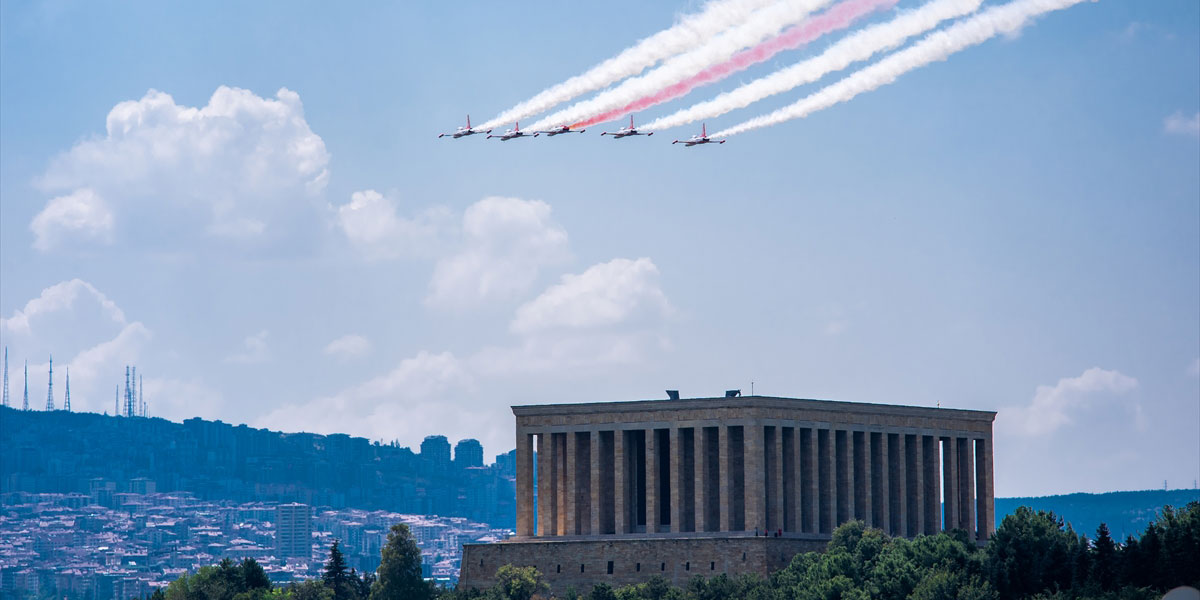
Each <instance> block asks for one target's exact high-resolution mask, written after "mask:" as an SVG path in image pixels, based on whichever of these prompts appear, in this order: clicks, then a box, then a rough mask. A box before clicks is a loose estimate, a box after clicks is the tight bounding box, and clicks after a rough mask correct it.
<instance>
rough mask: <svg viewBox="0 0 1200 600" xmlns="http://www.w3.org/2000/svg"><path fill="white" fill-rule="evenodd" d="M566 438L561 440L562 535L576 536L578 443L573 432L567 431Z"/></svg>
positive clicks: (577, 531)
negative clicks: (562, 452)
mask: <svg viewBox="0 0 1200 600" xmlns="http://www.w3.org/2000/svg"><path fill="white" fill-rule="evenodd" d="M564 437H565V438H566V439H565V440H563V442H564V446H566V448H565V449H564V450H565V452H564V458H565V459H566V460H565V461H564V462H565V463H566V464H565V465H564V466H565V467H566V468H564V469H563V492H564V493H563V495H564V496H566V498H565V500H566V502H564V503H563V504H564V505H565V507H564V508H565V509H566V510H565V511H563V512H565V513H566V514H565V515H564V516H563V535H576V534H578V533H579V530H578V529H577V525H578V524H577V523H576V521H578V516H579V482H578V481H577V478H576V470H575V467H576V461H577V460H578V458H579V443H578V440H577V439H576V437H575V432H574V431H568V432H567V433H566V434H564Z"/></svg>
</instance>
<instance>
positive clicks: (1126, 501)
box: [996, 490, 1200, 541]
mask: <svg viewBox="0 0 1200 600" xmlns="http://www.w3.org/2000/svg"><path fill="white" fill-rule="evenodd" d="M1197 501H1200V490H1144V491H1137V492H1108V493H1105V494H1083V493H1080V494H1066V495H1063V496H1041V497H1035V498H996V525H997V526H999V525H1000V522H1001V521H1002V520H1004V517H1005V516H1006V515H1009V514H1012V513H1013V512H1014V511H1015V510H1016V509H1017V507H1018V506H1028V507H1030V508H1032V509H1034V510H1048V511H1051V512H1053V513H1054V514H1056V515H1058V516H1060V517H1062V518H1063V521H1065V522H1067V523H1069V524H1070V525H1071V527H1072V528H1074V529H1075V532H1076V533H1086V534H1087V536H1088V537H1089V538H1093V539H1094V538H1095V537H1096V528H1097V527H1099V526H1100V523H1107V524H1108V529H1109V531H1111V532H1112V536H1113V539H1116V540H1117V541H1124V540H1125V538H1126V536H1130V535H1132V536H1134V537H1137V536H1140V535H1141V534H1142V531H1143V530H1145V529H1146V525H1148V524H1149V523H1150V521H1153V520H1154V517H1155V516H1156V515H1157V514H1158V512H1159V511H1161V510H1162V508H1163V506H1167V505H1170V506H1173V507H1175V508H1180V507H1183V506H1186V505H1187V503H1188V502H1197Z"/></svg>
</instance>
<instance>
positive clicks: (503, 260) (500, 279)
mask: <svg viewBox="0 0 1200 600" xmlns="http://www.w3.org/2000/svg"><path fill="white" fill-rule="evenodd" d="M550 212H551V211H550V205H549V204H546V203H545V202H542V201H540V200H521V199H519V198H501V197H489V198H484V199H483V200H480V201H479V202H476V203H475V204H473V205H471V206H470V207H469V208H467V210H466V211H465V212H464V213H463V219H462V236H463V239H462V246H461V248H460V249H459V250H458V251H457V252H456V253H454V254H452V255H451V256H447V257H445V258H443V259H441V260H439V261H438V263H437V265H436V266H435V268H434V273H433V278H432V281H431V282H430V286H429V287H430V291H429V295H428V297H427V298H426V300H425V302H426V304H427V305H429V306H435V307H439V308H466V307H471V306H476V305H479V304H483V303H485V302H491V301H503V300H511V299H513V298H516V297H518V296H519V295H521V294H523V293H525V292H526V291H527V290H528V289H529V288H530V286H532V285H533V284H534V283H535V282H536V280H537V277H538V275H539V274H540V273H541V271H542V270H543V269H545V268H546V267H549V266H553V265H558V264H562V263H564V262H566V261H567V260H568V259H569V257H570V251H569V249H568V243H567V232H566V231H565V230H563V228H562V227H561V226H559V225H558V224H557V223H556V222H554V220H553V218H552V217H551V214H550Z"/></svg>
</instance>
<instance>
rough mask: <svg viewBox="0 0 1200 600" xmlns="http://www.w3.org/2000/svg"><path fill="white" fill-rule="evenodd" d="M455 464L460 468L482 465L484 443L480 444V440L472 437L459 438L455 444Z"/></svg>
mask: <svg viewBox="0 0 1200 600" xmlns="http://www.w3.org/2000/svg"><path fill="white" fill-rule="evenodd" d="M454 466H456V467H458V468H460V469H465V468H467V467H482V466H483V444H480V443H479V440H472V439H470V438H468V439H465V440H459V441H458V443H457V444H455V445H454Z"/></svg>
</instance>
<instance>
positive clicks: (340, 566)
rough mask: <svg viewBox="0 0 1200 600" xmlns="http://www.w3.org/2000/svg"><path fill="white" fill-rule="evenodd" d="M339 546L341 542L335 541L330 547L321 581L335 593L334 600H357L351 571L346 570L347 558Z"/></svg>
mask: <svg viewBox="0 0 1200 600" xmlns="http://www.w3.org/2000/svg"><path fill="white" fill-rule="evenodd" d="M338 545H339V541H338V540H333V544H332V545H331V546H329V560H327V561H325V571H324V572H323V573H322V574H321V581H323V582H324V583H325V587H327V588H329V589H330V590H331V591H333V597H334V600H355V598H356V597H357V596H356V593H355V592H356V591H357V590H356V587H355V586H354V584H353V583H352V582H351V581H350V571H349V569H347V568H346V557H345V556H343V555H342V549H341V548H339V547H338Z"/></svg>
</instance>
